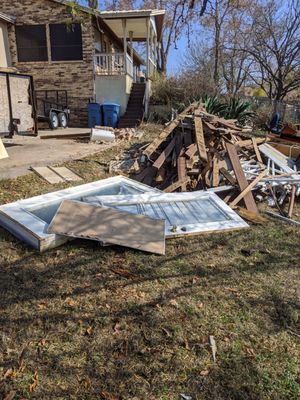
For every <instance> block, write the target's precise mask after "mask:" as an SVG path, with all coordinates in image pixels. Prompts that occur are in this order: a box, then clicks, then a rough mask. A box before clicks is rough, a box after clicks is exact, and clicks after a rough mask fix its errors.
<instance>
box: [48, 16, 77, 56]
mask: <svg viewBox="0 0 300 400" xmlns="http://www.w3.org/2000/svg"><path fill="white" fill-rule="evenodd" d="M50 42H51V59H52V61H72V60H82V32H81V25H80V24H72V25H67V24H50Z"/></svg>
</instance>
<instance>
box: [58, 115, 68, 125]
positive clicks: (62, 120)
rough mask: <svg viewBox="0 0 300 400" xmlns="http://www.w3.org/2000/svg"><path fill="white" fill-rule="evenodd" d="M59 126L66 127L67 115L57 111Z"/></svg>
mask: <svg viewBox="0 0 300 400" xmlns="http://www.w3.org/2000/svg"><path fill="white" fill-rule="evenodd" d="M58 120H59V126H60V127H62V128H66V127H67V126H68V117H67V115H66V113H63V112H62V113H59V114H58Z"/></svg>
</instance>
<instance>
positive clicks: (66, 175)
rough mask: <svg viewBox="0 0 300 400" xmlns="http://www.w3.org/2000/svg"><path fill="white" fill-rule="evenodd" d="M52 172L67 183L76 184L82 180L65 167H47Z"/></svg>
mask: <svg viewBox="0 0 300 400" xmlns="http://www.w3.org/2000/svg"><path fill="white" fill-rule="evenodd" d="M49 168H50V169H51V170H52V171H54V172H55V173H56V174H57V175H59V176H61V177H62V178H63V179H64V180H65V181H67V182H76V181H82V178H81V177H80V176H79V175H77V174H75V173H74V172H73V171H71V170H70V169H69V168H67V167H49Z"/></svg>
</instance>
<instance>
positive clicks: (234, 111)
mask: <svg viewBox="0 0 300 400" xmlns="http://www.w3.org/2000/svg"><path fill="white" fill-rule="evenodd" d="M254 116H255V113H254V112H253V111H251V103H249V102H243V101H242V100H240V99H238V98H232V99H230V100H229V102H228V104H227V105H226V109H225V110H224V112H223V113H222V117H224V118H226V119H237V120H238V123H239V124H241V125H246V124H247V122H249V121H250V120H251V119H252V118H253V117H254Z"/></svg>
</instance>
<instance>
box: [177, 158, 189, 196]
mask: <svg viewBox="0 0 300 400" xmlns="http://www.w3.org/2000/svg"><path fill="white" fill-rule="evenodd" d="M177 174H178V180H179V181H181V182H182V184H181V191H182V192H184V191H186V183H185V182H186V179H187V170H186V158H185V157H184V156H183V155H180V156H179V157H178V159H177Z"/></svg>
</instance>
